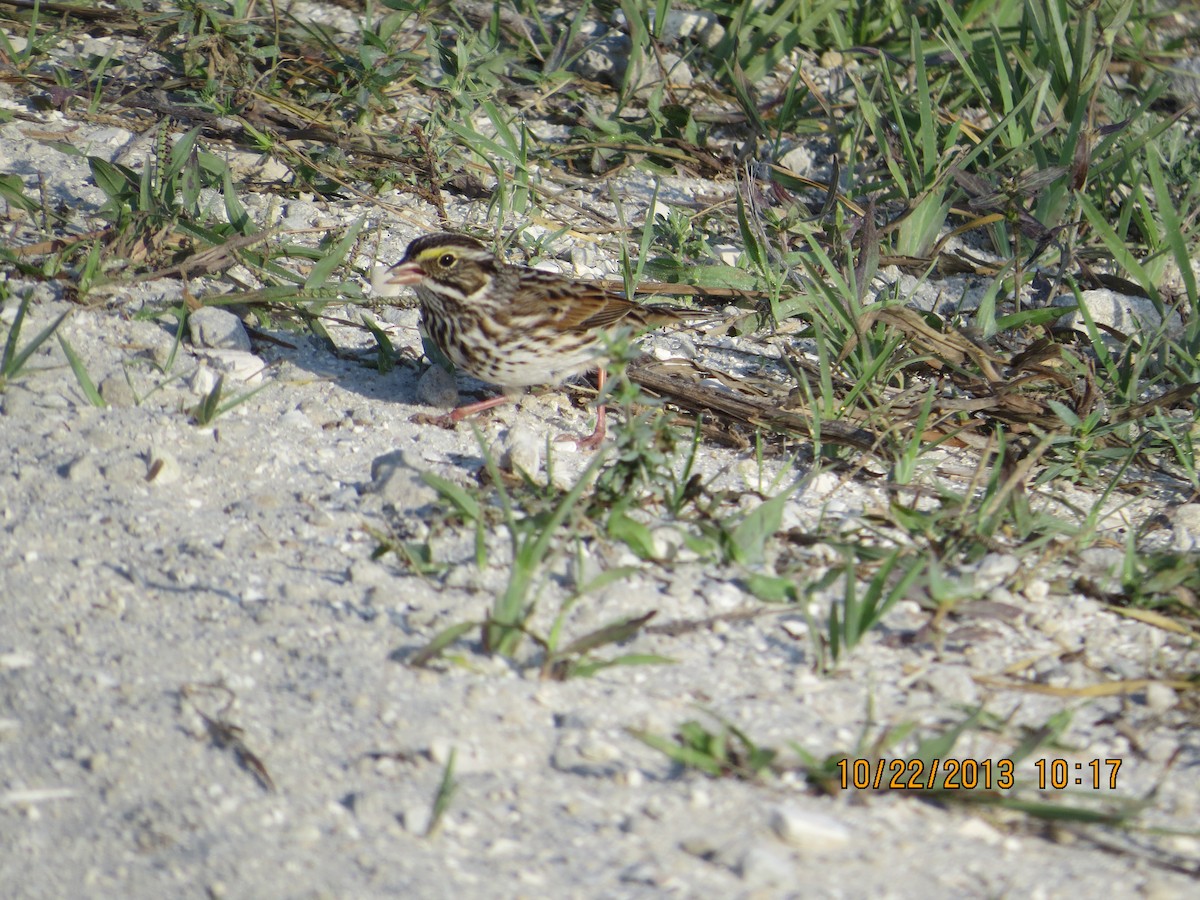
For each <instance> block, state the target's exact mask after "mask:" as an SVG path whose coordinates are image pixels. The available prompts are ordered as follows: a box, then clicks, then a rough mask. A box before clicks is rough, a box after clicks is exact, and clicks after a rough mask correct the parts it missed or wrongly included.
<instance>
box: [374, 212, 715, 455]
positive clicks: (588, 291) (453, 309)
mask: <svg viewBox="0 0 1200 900" xmlns="http://www.w3.org/2000/svg"><path fill="white" fill-rule="evenodd" d="M385 277H386V281H387V283H389V284H393V285H412V286H413V289H414V290H415V291H416V294H417V298H418V299H419V300H420V301H421V319H422V322H423V323H424V326H425V331H426V333H427V334H428V335H429V338H430V339H431V340H432V341H433V343H434V344H436V345H437V347H438V349H439V350H441V351H442V353H444V354H445V355H446V358H447V359H449V360H450V361H451V362H452V363H454V365H455V367H457V368H458V369H460V370H461V371H463V372H466V373H467V374H468V375H471V376H473V377H475V378H478V379H479V380H480V381H487V382H490V383H492V384H495V385H499V386H500V387H502V388H525V387H530V386H532V385H540V384H546V385H555V384H560V383H561V382H563V381H565V380H567V379H568V378H571V377H573V376H575V375H579V374H582V373H584V372H587V371H589V370H591V369H595V370H596V372H597V379H598V382H599V387H600V389H601V390H603V389H604V361H603V358H602V357H603V353H604V345H603V342H602V341H601V340H600V332H602V331H603V330H604V329H606V328H609V327H612V326H615V325H617V324H618V323H626V324H630V325H633V326H634V327H635V328H646V327H651V326H654V325H665V324H668V323H671V322H682V321H684V320H685V319H688V318H693V317H697V316H701V315H704V314H703V313H697V312H695V311H693V310H684V309H678V308H676V307H672V306H662V305H654V306H643V305H641V304H638V303H633V302H631V301H629V300H626V299H625V298H623V297H620V296H618V295H617V294H614V293H612V292H611V291H607V290H604V289H602V288H599V287H596V286H594V285H588V284H585V283H583V282H579V281H572V280H571V279H569V278H564V277H562V276H560V275H555V274H552V273H550V272H542V271H539V270H537V269H530V268H528V267H526V266H512V265H508V264H506V263H503V262H500V261H499V260H497V259H496V257H495V256H494V255H493V254H492V253H491V252H490V251H488V249H487V248H486V247H484V246H483V244H481V243H479V241H477V240H475V239H474V238H469V237H466V236H465V235H461V234H449V233H443V234H431V235H427V236H425V237H419V238H417V239H416V240H415V241H413V242H412V243H411V244H409V245H408V251H407V252H406V253H405V254H404V259H402V260H400V262H399V263H397V264H396V265H395V266H393V267H392V268H391V269H390V270H389V272H388V273H387V275H386V276H385ZM509 399H510V398H509V397H507V396H500V397H496V398H493V399H490V400H484V401H481V402H479V403H472V404H469V405H467V406H460V407H459V408H457V409H455V410H454V411H453V412H452V413H451V414H450V415H449V416H448V417H445V419H444V420H443V421H444V422H445V423H447V424H449V423H453V422H458V421H461V420H462V419H463V418H465V417H466V416H469V415H471V414H472V413H476V412H480V411H481V410H485V409H490V408H491V407H493V406H499V405H500V404H501V403H504V402H506V401H507V400H509ZM603 439H604V406H603V405H601V406H600V407H599V408H598V409H597V410H596V429H595V431H593V432H592V434H591V435H589V436H588V437H586V438H583V439H581V440H578V441H577V443H578V444H579V446H580V447H583V448H587V449H591V448H594V447H597V446H599V444H600V442H601V441H602V440H603Z"/></svg>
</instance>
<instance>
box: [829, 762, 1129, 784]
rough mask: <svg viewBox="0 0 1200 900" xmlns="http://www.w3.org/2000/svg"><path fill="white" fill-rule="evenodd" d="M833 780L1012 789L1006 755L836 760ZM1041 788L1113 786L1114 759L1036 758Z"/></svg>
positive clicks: (1117, 765) (1012, 767)
mask: <svg viewBox="0 0 1200 900" xmlns="http://www.w3.org/2000/svg"><path fill="white" fill-rule="evenodd" d="M836 768H837V773H838V781H839V783H840V785H841V787H842V789H843V790H847V789H850V788H854V789H855V790H860V791H863V790H875V791H878V790H891V791H934V790H937V791H976V790H983V791H1004V790H1009V789H1010V788H1014V787H1016V784H1017V774H1016V763H1014V762H1013V761H1012V760H1011V759H970V758H965V759H861V758H860V759H851V758H849V757H846V758H843V759H839V760H838V761H837V763H836ZM1033 768H1034V771H1035V773H1036V775H1037V788H1038V790H1040V791H1044V790H1054V791H1060V790H1063V789H1065V788H1068V787H1090V788H1093V789H1095V790H1100V789H1101V788H1108V789H1109V790H1116V788H1117V772H1118V771H1119V770H1120V768H1121V760H1119V759H1093V760H1088V761H1087V762H1071V761H1069V760H1065V759H1039V760H1037V761H1036V762H1034V764H1033Z"/></svg>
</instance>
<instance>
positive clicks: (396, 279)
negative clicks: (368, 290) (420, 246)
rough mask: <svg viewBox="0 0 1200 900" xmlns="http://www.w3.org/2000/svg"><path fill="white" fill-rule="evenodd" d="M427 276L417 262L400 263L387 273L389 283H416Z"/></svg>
mask: <svg viewBox="0 0 1200 900" xmlns="http://www.w3.org/2000/svg"><path fill="white" fill-rule="evenodd" d="M424 278H425V273H424V272H422V271H421V267H420V266H418V265H417V264H416V263H400V264H399V265H398V266H396V267H395V268H394V269H392V270H391V271H390V272H389V273H388V275H387V283H388V284H416V283H417V282H419V281H422V280H423V279H424Z"/></svg>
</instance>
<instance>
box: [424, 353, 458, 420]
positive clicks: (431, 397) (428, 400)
mask: <svg viewBox="0 0 1200 900" xmlns="http://www.w3.org/2000/svg"><path fill="white" fill-rule="evenodd" d="M417 399H418V400H420V401H421V402H422V403H424V404H426V405H428V406H436V407H438V408H439V409H451V408H453V407H455V406H457V405H458V385H457V383H456V382H455V379H454V376H453V375H452V374H451V373H449V372H447V371H446V370H445V369H443V368H442V367H441V366H439V365H436V364H435V365H432V366H430V367H429V368H428V369H426V370H425V372H424V374H422V375H421V378H420V380H419V381H417Z"/></svg>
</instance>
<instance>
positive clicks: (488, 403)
mask: <svg viewBox="0 0 1200 900" xmlns="http://www.w3.org/2000/svg"><path fill="white" fill-rule="evenodd" d="M511 402H512V398H511V397H508V396H505V395H504V394H501V395H500V396H499V397H492V398H491V399H490V400H480V401H479V402H478V403H468V404H467V405H466V406H460V407H458V408H457V409H456V410H454V412H452V413H450V415H449V417H448V418H449V419H450V421H451V422H461V421H462V420H463V419H465V418H466V417H467V416H473V415H475V413H477V412H483V411H484V410H485V409H492V408H494V407H497V406H503V405H504V404H505V403H511Z"/></svg>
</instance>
